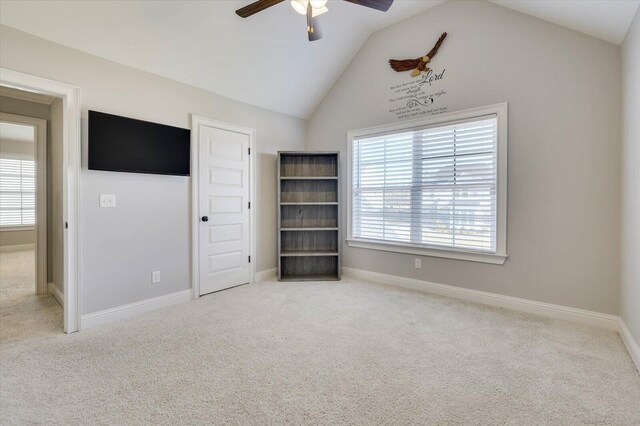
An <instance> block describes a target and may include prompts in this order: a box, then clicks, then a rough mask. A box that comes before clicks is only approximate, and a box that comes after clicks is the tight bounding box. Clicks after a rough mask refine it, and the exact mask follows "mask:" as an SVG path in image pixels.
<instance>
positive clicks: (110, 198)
mask: <svg viewBox="0 0 640 426" xmlns="http://www.w3.org/2000/svg"><path fill="white" fill-rule="evenodd" d="M115 206H116V195H115V194H100V207H115Z"/></svg>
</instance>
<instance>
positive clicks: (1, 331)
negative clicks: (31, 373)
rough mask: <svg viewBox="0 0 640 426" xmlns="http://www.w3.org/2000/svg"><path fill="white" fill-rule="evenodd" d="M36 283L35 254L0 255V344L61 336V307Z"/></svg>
mask: <svg viewBox="0 0 640 426" xmlns="http://www.w3.org/2000/svg"><path fill="white" fill-rule="evenodd" d="M35 280H36V267H35V251H33V250H23V251H14V252H3V253H0V343H2V344H4V343H6V342H16V341H22V340H27V339H32V338H38V337H43V336H49V335H55V334H58V335H60V334H62V333H63V318H62V314H63V312H62V307H61V306H60V305H59V304H58V302H57V301H56V299H54V298H53V297H52V296H50V295H44V296H36V294H35V282H36V281H35Z"/></svg>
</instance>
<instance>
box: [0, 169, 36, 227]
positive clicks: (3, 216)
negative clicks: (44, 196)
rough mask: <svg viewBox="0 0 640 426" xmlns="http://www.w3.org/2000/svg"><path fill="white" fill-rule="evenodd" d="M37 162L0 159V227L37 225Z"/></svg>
mask: <svg viewBox="0 0 640 426" xmlns="http://www.w3.org/2000/svg"><path fill="white" fill-rule="evenodd" d="M35 178H36V174H35V162H34V161H33V160H16V159H9V158H0V226H25V225H34V224H35V218H36V215H35V207H36V200H35V197H36V191H35V189H36V187H35Z"/></svg>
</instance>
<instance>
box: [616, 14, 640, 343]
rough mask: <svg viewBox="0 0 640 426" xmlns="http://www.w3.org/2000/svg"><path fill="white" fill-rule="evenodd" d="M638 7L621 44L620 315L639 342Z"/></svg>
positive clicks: (639, 27)
mask: <svg viewBox="0 0 640 426" xmlns="http://www.w3.org/2000/svg"><path fill="white" fill-rule="evenodd" d="M638 76H640V10H638V12H636V17H635V18H634V20H633V23H632V24H631V28H630V29H629V33H628V34H627V37H626V39H625V41H624V44H623V45H622V93H623V142H622V209H621V233H620V235H621V238H620V255H621V271H620V282H621V285H620V316H621V317H622V319H623V320H624V322H625V324H626V325H627V327H628V328H629V331H631V334H632V335H633V337H634V339H635V340H636V342H638V343H640V120H639V119H640V78H639V77H638Z"/></svg>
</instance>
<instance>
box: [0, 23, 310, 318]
mask: <svg viewBox="0 0 640 426" xmlns="http://www.w3.org/2000/svg"><path fill="white" fill-rule="evenodd" d="M159 48H160V47H159ZM26 52H28V54H27V53H26ZM0 63H1V64H2V67H5V68H9V69H14V70H17V71H22V72H26V73H30V74H35V75H39V76H42V77H46V78H50V79H53V80H58V81H63V82H66V83H70V84H73V85H76V86H79V87H80V90H81V97H82V116H83V122H82V133H83V134H82V143H83V146H82V148H83V170H82V173H81V179H82V183H81V206H80V207H81V224H82V225H81V226H82V228H81V232H82V248H81V249H82V251H81V258H82V261H81V280H82V296H81V297H82V300H81V303H82V313H83V314H88V313H91V312H96V311H100V310H103V309H107V308H111V307H115V306H120V305H124V304H127V303H132V302H136V301H140V300H144V299H148V298H152V297H156V296H160V295H163V294H169V293H173V292H176V291H180V290H184V289H188V288H189V287H190V253H189V252H190V213H189V206H190V194H189V178H186V177H178V176H159V175H140V174H129V173H112V172H100V171H93V170H92V171H89V170H87V168H86V152H87V150H86V148H87V126H86V124H87V123H86V117H87V110H89V109H92V110H98V111H104V112H108V113H113V114H118V115H123V116H127V117H133V118H138V119H142V120H147V121H153V122H157V123H164V124H169V125H173V126H179V127H184V128H188V127H189V117H190V114H191V113H194V114H198V115H202V116H205V117H211V118H215V119H219V120H223V121H228V122H232V123H236V124H239V125H243V126H247V127H251V128H254V129H256V135H257V136H256V138H257V151H258V152H257V153H256V155H257V156H258V157H257V176H258V179H257V181H258V187H257V191H256V192H257V194H258V195H257V198H258V199H257V203H256V207H257V218H258V226H257V228H258V235H257V247H258V253H257V257H258V258H257V259H256V260H257V270H258V271H260V270H264V269H268V268H272V267H275V266H276V255H275V249H276V220H275V211H276V205H275V194H276V188H275V153H276V151H277V150H286V149H301V148H303V147H304V138H305V131H306V123H305V122H304V121H303V120H301V119H297V118H293V117H289V116H286V115H283V114H278V113H274V112H271V111H267V110H264V109H261V108H257V107H253V106H250V105H247V104H243V103H240V102H237V101H233V100H231V99H228V98H225V97H222V96H219V95H216V94H213V93H209V92H206V91H204V90H201V89H197V88H195V87H192V86H188V85H185V84H181V83H178V82H175V81H172V80H168V79H166V78H162V77H159V76H156V75H153V74H149V73H145V72H142V71H138V70H135V69H132V68H129V67H125V66H122V65H119V64H116V63H114V62H110V61H107V60H103V59H100V58H97V57H95V56H91V55H88V54H84V53H81V52H79V51H75V50H73V49H69V48H66V47H63V46H60V45H57V44H54V43H51V42H48V41H46V40H43V39H40V38H38V37H34V36H31V35H28V34H26V33H23V32H20V31H17V30H15V29H12V28H9V27H6V26H2V27H0ZM256 72H259V71H256ZM215 73H216V70H211V78H215V77H216V76H215ZM101 193H107V194H116V196H117V207H116V208H115V209H100V208H99V207H98V200H99V194H101ZM153 270H160V271H161V272H162V282H161V283H160V284H155V285H152V284H151V271H153Z"/></svg>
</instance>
